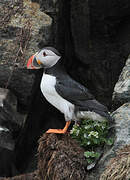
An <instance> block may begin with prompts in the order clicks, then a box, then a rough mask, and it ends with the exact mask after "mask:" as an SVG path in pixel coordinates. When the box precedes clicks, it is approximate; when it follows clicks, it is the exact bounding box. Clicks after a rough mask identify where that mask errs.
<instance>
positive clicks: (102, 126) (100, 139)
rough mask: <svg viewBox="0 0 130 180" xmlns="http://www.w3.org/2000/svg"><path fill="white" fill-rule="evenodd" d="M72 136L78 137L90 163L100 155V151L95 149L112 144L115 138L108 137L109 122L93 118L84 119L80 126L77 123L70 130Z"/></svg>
mask: <svg viewBox="0 0 130 180" xmlns="http://www.w3.org/2000/svg"><path fill="white" fill-rule="evenodd" d="M70 134H71V136H72V138H74V139H76V140H77V141H78V142H79V143H80V145H81V146H82V147H84V149H85V150H88V151H86V152H84V155H85V157H86V158H87V161H88V163H92V162H93V161H94V159H96V158H98V157H99V156H100V153H97V152H94V149H95V148H97V147H99V146H101V145H104V144H108V145H112V143H113V140H112V139H111V138H109V139H108V138H107V134H108V122H107V121H102V122H101V121H94V120H91V119H87V120H82V121H81V124H80V126H79V125H78V124H75V125H74V126H73V128H72V130H71V132H70Z"/></svg>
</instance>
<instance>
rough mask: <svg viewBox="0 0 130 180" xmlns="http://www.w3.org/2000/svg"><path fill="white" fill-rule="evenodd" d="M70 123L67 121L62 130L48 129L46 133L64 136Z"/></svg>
mask: <svg viewBox="0 0 130 180" xmlns="http://www.w3.org/2000/svg"><path fill="white" fill-rule="evenodd" d="M70 123H71V121H67V122H66V125H65V127H64V129H49V130H48V131H46V133H55V134H65V133H66V132H67V130H68V127H69V125H70Z"/></svg>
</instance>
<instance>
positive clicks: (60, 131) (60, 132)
mask: <svg viewBox="0 0 130 180" xmlns="http://www.w3.org/2000/svg"><path fill="white" fill-rule="evenodd" d="M66 132H67V131H64V129H49V130H48V131H46V133H55V134H65V133H66Z"/></svg>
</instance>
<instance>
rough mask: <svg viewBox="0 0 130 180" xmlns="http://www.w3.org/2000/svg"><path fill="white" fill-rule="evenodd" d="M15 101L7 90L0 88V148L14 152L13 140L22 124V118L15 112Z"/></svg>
mask: <svg viewBox="0 0 130 180" xmlns="http://www.w3.org/2000/svg"><path fill="white" fill-rule="evenodd" d="M16 106H17V99H16V97H15V96H14V95H13V94H12V93H11V92H10V91H9V90H8V89H3V88H0V147H3V148H7V149H9V150H12V151H13V150H14V147H15V141H14V138H16V136H17V135H18V133H19V130H20V127H21V126H22V124H23V117H22V116H21V115H20V114H19V113H18V112H17V109H16V108H17V107H16Z"/></svg>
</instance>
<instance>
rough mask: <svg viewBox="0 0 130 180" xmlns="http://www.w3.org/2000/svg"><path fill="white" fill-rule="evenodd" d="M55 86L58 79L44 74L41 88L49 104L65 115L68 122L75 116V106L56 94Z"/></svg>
mask: <svg viewBox="0 0 130 180" xmlns="http://www.w3.org/2000/svg"><path fill="white" fill-rule="evenodd" d="M55 85H56V78H55V77H54V76H51V75H48V74H43V76H42V80H41V85H40V86H41V91H42V93H43V95H44V97H45V98H46V99H47V101H48V102H50V103H51V104H52V105H53V106H55V107H56V108H57V109H59V110H60V111H61V112H62V113H64V115H65V119H66V120H71V119H72V118H73V114H74V105H73V104H71V103H70V102H69V101H67V100H65V99H64V98H62V97H61V96H60V95H59V94H58V93H57V92H56V90H55Z"/></svg>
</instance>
